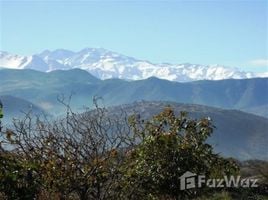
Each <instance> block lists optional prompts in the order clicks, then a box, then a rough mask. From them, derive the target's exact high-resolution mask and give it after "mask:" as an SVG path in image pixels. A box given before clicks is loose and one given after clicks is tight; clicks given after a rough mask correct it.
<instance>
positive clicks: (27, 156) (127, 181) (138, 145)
mask: <svg viewBox="0 0 268 200" xmlns="http://www.w3.org/2000/svg"><path fill="white" fill-rule="evenodd" d="M66 107H67V115H66V117H65V118H63V119H60V120H56V121H49V120H47V119H45V118H43V119H41V118H38V117H32V116H31V115H30V114H28V115H26V116H25V118H24V119H20V120H17V121H14V127H13V128H12V129H5V130H3V132H2V135H1V146H0V192H1V195H2V196H1V195H0V198H3V199H12V200H16V199H18V200H19V199H25V200H28V199H29V200H30V199H39V200H44V199H55V200H58V199H59V200H61V199H66V200H67V199H72V200H76V199H77V200H78V199H79V200H85V199H98V200H101V199H103V200H106V199H122V200H125V199H135V200H136V199H148V200H149V199H159V200H160V199H170V200H171V199H174V200H175V199H202V198H203V196H204V199H206V197H209V196H211V197H213V195H215V193H216V194H219V196H216V197H215V199H221V196H222V199H227V198H226V197H227V196H230V198H231V195H233V194H237V193H240V192H241V191H242V190H238V191H230V193H228V191H225V190H223V189H222V190H217V191H215V190H211V189H209V188H206V187H203V188H199V189H190V190H184V191H183V190H180V187H179V185H180V179H179V177H180V176H181V175H182V174H183V173H184V172H186V171H191V172H194V173H196V174H205V175H206V177H208V178H219V177H222V176H223V175H237V174H238V173H240V170H239V163H238V164H237V162H235V161H234V160H232V159H226V158H222V157H220V156H219V155H217V154H215V153H214V152H213V148H212V146H211V145H209V144H207V143H206V140H207V138H209V137H210V136H211V134H212V133H213V128H214V127H213V125H212V122H211V120H210V119H207V118H203V119H199V120H193V119H190V118H188V117H187V114H186V113H181V114H180V115H179V116H176V115H175V114H174V112H173V110H172V109H171V108H170V107H167V108H166V109H165V110H164V111H163V112H161V113H160V114H158V115H156V116H154V117H153V118H152V119H149V120H144V119H142V116H139V115H133V116H131V117H130V118H128V117H126V116H127V115H126V114H125V113H124V112H121V114H114V115H110V114H108V113H107V111H106V109H105V108H100V107H98V106H97V104H96V109H95V110H94V111H92V112H85V113H84V114H76V113H74V112H72V110H71V109H70V108H69V106H68V105H66ZM262 166H263V165H262ZM258 169H261V168H259V167H258ZM263 170H265V169H263ZM247 172H248V171H247ZM261 172H263V171H261ZM248 173H249V172H248ZM264 173H266V171H265V172H264ZM242 192H243V191H242ZM253 193H254V191H253ZM212 194H213V195H212ZM225 194H226V195H225ZM249 195H251V193H250V194H249ZM213 198H214V197H213Z"/></svg>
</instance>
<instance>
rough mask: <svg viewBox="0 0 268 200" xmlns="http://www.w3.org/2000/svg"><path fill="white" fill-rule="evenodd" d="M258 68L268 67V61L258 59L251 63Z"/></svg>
mask: <svg viewBox="0 0 268 200" xmlns="http://www.w3.org/2000/svg"><path fill="white" fill-rule="evenodd" d="M249 63H250V64H251V65H254V66H256V67H268V59H256V60H251V61H250V62H249Z"/></svg>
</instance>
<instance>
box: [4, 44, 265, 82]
mask: <svg viewBox="0 0 268 200" xmlns="http://www.w3.org/2000/svg"><path fill="white" fill-rule="evenodd" d="M0 67H4V68H12V69H35V70H39V71H44V72H48V71H53V70H59V69H61V70H68V69H74V68H80V69H83V70H86V71H88V72H90V73H91V74H93V75H94V76H96V77H97V78H100V79H110V78H120V79H126V80H141V79H147V78H149V77H151V76H155V77H158V78H161V79H166V80H170V81H178V82H188V81H195V80H221V79H245V78H253V77H268V72H267V73H262V74H260V73H253V72H243V71H240V70H238V69H235V68H228V67H224V66H220V65H209V66H207V65H200V64H188V63H186V64H168V63H162V64H154V63H151V62H149V61H145V60H138V59H135V58H132V57H129V56H125V55H122V54H119V53H116V52H112V51H109V50H106V49H102V48H86V49H83V50H81V51H79V52H72V51H69V50H64V49H57V50H55V51H48V50H46V51H44V52H42V53H40V54H35V55H32V56H19V55H15V54H10V53H7V52H3V51H2V52H1V51H0Z"/></svg>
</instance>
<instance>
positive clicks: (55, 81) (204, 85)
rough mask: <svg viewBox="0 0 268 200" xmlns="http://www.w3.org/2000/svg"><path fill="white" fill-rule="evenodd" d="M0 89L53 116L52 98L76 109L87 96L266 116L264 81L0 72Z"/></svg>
mask: <svg viewBox="0 0 268 200" xmlns="http://www.w3.org/2000/svg"><path fill="white" fill-rule="evenodd" d="M0 85H1V87H0V95H12V96H16V97H18V98H23V99H26V100H28V101H30V102H33V103H34V104H35V105H37V106H39V107H41V108H43V109H45V110H46V111H47V112H53V113H54V114H59V113H61V112H62V111H63V110H64V108H63V107H62V105H61V104H60V103H59V102H58V101H57V97H58V96H59V95H61V94H65V96H68V95H70V94H73V97H72V103H71V105H72V106H73V108H74V109H76V110H83V109H82V108H83V106H85V105H86V106H91V103H92V98H93V97H94V96H100V97H102V98H103V100H104V103H105V105H107V106H109V105H120V104H124V103H131V102H134V101H140V100H147V101H155V100H159V101H173V102H181V103H194V104H202V105H208V106H213V107H220V108H226V109H239V110H243V111H248V112H251V113H254V114H259V115H262V116H266V117H268V110H267V109H265V108H267V106H268V78H254V79H239V80H234V79H231V80H219V81H195V82H187V83H178V82H171V81H167V80H162V79H158V78H154V77H152V78H148V79H145V80H139V81H125V80H120V79H109V80H100V79H97V78H95V77H94V76H92V75H91V74H89V73H88V72H86V71H84V70H80V69H73V70H64V71H60V70H58V71H52V72H49V73H44V72H40V71H35V70H30V69H27V70H14V69H2V70H0Z"/></svg>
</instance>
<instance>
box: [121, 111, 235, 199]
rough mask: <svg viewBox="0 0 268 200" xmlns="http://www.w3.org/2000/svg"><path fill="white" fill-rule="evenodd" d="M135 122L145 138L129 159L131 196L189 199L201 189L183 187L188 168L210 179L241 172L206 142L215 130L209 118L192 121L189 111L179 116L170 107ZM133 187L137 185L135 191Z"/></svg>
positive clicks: (133, 123) (137, 129) (128, 185)
mask: <svg viewBox="0 0 268 200" xmlns="http://www.w3.org/2000/svg"><path fill="white" fill-rule="evenodd" d="M131 123H132V127H133V130H134V132H135V134H137V135H139V136H140V137H141V138H142V140H141V143H140V144H139V145H138V146H137V148H135V149H134V150H133V151H132V152H131V155H130V156H129V158H128V160H127V162H128V163H127V165H126V169H125V170H126V176H125V181H126V183H125V185H126V188H125V189H126V191H127V192H126V193H128V194H129V195H141V196H143V197H142V198H148V199H150V196H158V197H159V196H163V197H165V198H167V197H169V198H174V199H176V198H179V197H180V198H186V197H190V196H195V195H196V194H198V192H200V191H197V190H191V191H187V192H184V191H181V190H180V188H179V186H180V176H181V175H182V174H183V173H185V172H186V171H191V172H193V173H196V174H205V175H206V177H209V178H217V177H222V176H223V175H231V174H236V173H237V172H238V167H237V166H236V165H235V163H234V162H232V161H229V160H226V159H223V158H221V157H219V156H218V155H217V154H214V153H213V148H212V146H211V145H209V144H207V143H206V140H207V139H208V137H210V136H211V134H212V132H213V126H212V124H211V121H210V120H209V119H200V120H191V119H188V118H187V115H186V113H181V114H180V116H178V117H177V116H175V114H174V112H173V110H172V109H171V108H167V109H165V110H164V111H163V112H162V113H160V114H159V115H156V116H155V117H154V118H153V119H152V120H151V121H146V122H143V123H142V124H141V123H140V122H139V121H137V120H136V121H135V119H133V118H132V120H131ZM130 188H132V189H133V188H135V191H133V194H131V193H129V190H130ZM137 191H139V192H137ZM204 191H205V190H202V192H204ZM138 197H139V198H140V196H138ZM138 197H136V198H138ZM129 198H130V197H129Z"/></svg>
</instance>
